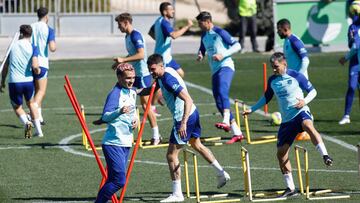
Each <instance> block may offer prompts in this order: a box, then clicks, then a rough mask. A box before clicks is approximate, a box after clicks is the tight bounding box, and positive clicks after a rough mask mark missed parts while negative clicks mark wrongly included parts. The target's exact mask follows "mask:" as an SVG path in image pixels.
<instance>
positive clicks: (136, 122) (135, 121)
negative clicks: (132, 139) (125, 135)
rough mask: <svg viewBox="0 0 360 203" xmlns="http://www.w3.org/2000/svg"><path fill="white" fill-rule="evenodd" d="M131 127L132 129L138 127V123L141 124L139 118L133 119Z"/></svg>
mask: <svg viewBox="0 0 360 203" xmlns="http://www.w3.org/2000/svg"><path fill="white" fill-rule="evenodd" d="M131 125H132V126H131V127H132V129H135V128H137V127H138V125H139V121H138V119H135V120H133V121H132V123H131Z"/></svg>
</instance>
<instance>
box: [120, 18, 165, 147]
mask: <svg viewBox="0 0 360 203" xmlns="http://www.w3.org/2000/svg"><path fill="white" fill-rule="evenodd" d="M132 20H133V19H132V16H131V15H130V14H129V13H122V14H120V15H118V16H117V17H116V18H115V21H116V22H117V23H118V28H119V29H120V31H121V32H122V33H126V36H125V45H126V50H127V52H128V56H126V57H117V58H114V61H116V63H127V62H129V63H130V64H131V65H132V66H133V67H134V69H135V73H136V77H135V83H134V87H136V88H139V89H140V88H146V87H150V86H151V80H152V77H151V75H150V73H149V69H148V68H147V65H146V58H147V54H146V44H145V40H144V37H143V35H142V34H141V33H140V32H139V31H137V30H136V29H134V28H133V26H132ZM148 99H149V96H140V102H141V105H142V108H143V110H145V108H146V104H147V102H148ZM148 119H149V123H150V126H151V128H152V131H153V135H152V139H151V144H152V145H157V144H159V143H160V142H161V136H160V133H159V127H158V125H157V123H156V116H155V114H154V112H153V111H149V113H148Z"/></svg>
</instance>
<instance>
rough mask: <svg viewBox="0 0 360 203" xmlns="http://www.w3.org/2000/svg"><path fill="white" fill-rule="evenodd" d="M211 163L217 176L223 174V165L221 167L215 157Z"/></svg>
mask: <svg viewBox="0 0 360 203" xmlns="http://www.w3.org/2000/svg"><path fill="white" fill-rule="evenodd" d="M211 165H212V166H213V167H214V169H215V171H216V173H217V174H218V176H221V175H223V173H224V169H223V167H221V165H220V164H219V162H218V161H217V160H216V159H215V160H214V161H213V162H212V163H211Z"/></svg>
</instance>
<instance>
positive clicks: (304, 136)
mask: <svg viewBox="0 0 360 203" xmlns="http://www.w3.org/2000/svg"><path fill="white" fill-rule="evenodd" d="M295 139H296V140H310V135H309V134H307V133H306V132H302V133H298V134H297V136H296V138H295Z"/></svg>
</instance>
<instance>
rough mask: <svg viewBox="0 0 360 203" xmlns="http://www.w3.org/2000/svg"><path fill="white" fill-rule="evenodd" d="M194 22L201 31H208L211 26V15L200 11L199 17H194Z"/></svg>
mask: <svg viewBox="0 0 360 203" xmlns="http://www.w3.org/2000/svg"><path fill="white" fill-rule="evenodd" d="M196 20H197V21H198V24H199V27H200V29H201V30H203V31H208V30H210V29H211V26H212V17H211V14H210V13H209V12H207V11H202V12H200V13H199V15H197V16H196Z"/></svg>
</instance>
